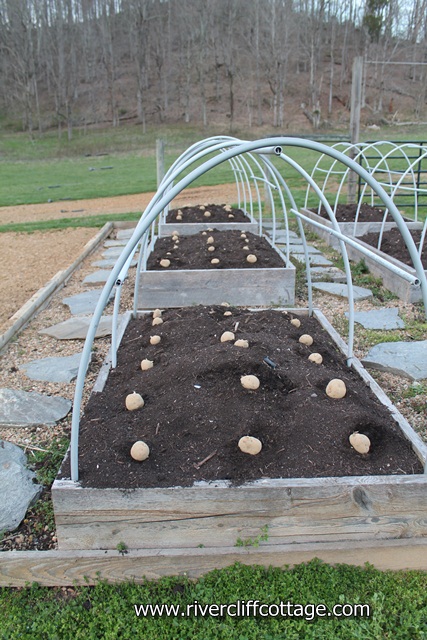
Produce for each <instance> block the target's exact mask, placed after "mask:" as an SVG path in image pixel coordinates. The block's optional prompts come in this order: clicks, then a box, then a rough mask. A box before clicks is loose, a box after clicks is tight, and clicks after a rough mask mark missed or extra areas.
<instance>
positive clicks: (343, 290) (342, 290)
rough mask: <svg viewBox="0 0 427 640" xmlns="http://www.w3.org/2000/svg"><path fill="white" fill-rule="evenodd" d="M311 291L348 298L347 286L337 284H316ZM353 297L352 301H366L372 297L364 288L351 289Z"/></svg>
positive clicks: (370, 292) (369, 291)
mask: <svg viewBox="0 0 427 640" xmlns="http://www.w3.org/2000/svg"><path fill="white" fill-rule="evenodd" d="M313 289H317V291H323V292H324V293H329V294H330V295H332V296H338V297H340V298H348V286H347V285H346V284H341V283H338V282H316V283H314V284H313ZM353 296H354V300H366V299H367V298H371V297H372V291H371V290H370V289H365V288H364V287H353Z"/></svg>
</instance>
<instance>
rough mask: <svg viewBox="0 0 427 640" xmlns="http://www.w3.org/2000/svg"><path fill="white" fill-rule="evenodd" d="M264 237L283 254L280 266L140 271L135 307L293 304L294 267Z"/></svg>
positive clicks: (167, 307) (164, 307)
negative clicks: (224, 303) (225, 303)
mask: <svg viewBox="0 0 427 640" xmlns="http://www.w3.org/2000/svg"><path fill="white" fill-rule="evenodd" d="M239 229H240V227H239ZM263 237H264V238H265V239H266V240H267V242H268V243H269V244H270V246H271V248H272V249H273V250H274V251H276V253H278V254H279V256H280V257H281V258H282V260H283V264H284V267H283V268H270V267H266V268H256V269H248V268H246V269H181V270H174V271H172V270H169V271H168V270H163V271H141V273H140V280H139V287H138V291H137V308H138V309H155V308H156V307H159V308H163V309H169V308H172V307H188V306H192V305H195V304H205V305H206V304H221V303H222V302H228V303H230V304H231V305H233V306H243V307H248V306H249V307H250V306H261V307H262V306H291V305H293V304H294V301H295V274H296V269H295V267H294V265H293V264H292V263H291V262H290V261H289V262H287V261H286V256H285V255H284V254H283V253H282V252H281V251H280V250H279V249H278V248H277V247H275V246H274V245H273V244H272V242H271V240H270V239H269V238H268V237H267V236H263Z"/></svg>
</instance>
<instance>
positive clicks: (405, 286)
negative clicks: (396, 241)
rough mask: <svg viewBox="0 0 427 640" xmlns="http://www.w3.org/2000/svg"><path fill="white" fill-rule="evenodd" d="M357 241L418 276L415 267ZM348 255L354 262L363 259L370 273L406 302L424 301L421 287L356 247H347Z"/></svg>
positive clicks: (360, 241)
mask: <svg viewBox="0 0 427 640" xmlns="http://www.w3.org/2000/svg"><path fill="white" fill-rule="evenodd" d="M353 239H354V238H353ZM357 240H358V242H359V243H360V244H361V245H362V246H363V247H365V248H368V249H369V250H370V251H372V252H373V253H375V254H377V255H378V256H380V257H381V258H384V259H385V260H388V261H389V262H390V263H391V264H394V265H396V266H397V267H400V268H401V269H403V270H404V271H407V272H408V273H410V274H412V275H414V276H416V271H415V269H414V268H413V267H409V266H408V265H405V264H403V262H400V261H399V260H396V259H395V258H393V257H392V256H388V255H387V254H386V253H384V252H383V251H378V249H376V248H375V247H371V245H368V244H366V243H365V242H363V241H362V240H360V239H357ZM347 253H348V257H349V258H350V260H352V261H353V262H359V261H360V260H362V259H363V260H364V261H365V264H366V266H367V267H368V269H369V272H370V273H372V275H374V276H376V277H377V278H381V280H382V281H383V285H384V287H385V288H386V289H388V290H389V291H392V292H393V293H395V294H396V295H397V296H398V297H399V298H400V299H401V300H403V301H404V302H411V303H412V302H419V301H420V300H421V299H422V296H421V287H420V286H415V285H412V284H410V283H409V282H407V281H406V280H404V279H403V278H401V277H400V276H399V275H398V274H396V273H393V272H392V271H390V270H389V269H387V268H386V267H384V266H383V265H381V264H378V263H377V262H375V260H374V259H373V258H370V257H369V256H366V255H365V254H363V253H362V252H361V251H359V250H358V249H357V248H356V247H351V246H350V245H347Z"/></svg>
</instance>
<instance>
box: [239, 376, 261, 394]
mask: <svg viewBox="0 0 427 640" xmlns="http://www.w3.org/2000/svg"><path fill="white" fill-rule="evenodd" d="M240 382H241V384H242V387H243V388H244V389H250V390H251V391H255V390H256V389H258V388H259V385H260V382H259V378H257V377H256V376H252V375H249V376H242V377H241V378H240Z"/></svg>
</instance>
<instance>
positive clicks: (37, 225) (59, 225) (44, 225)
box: [0, 213, 141, 233]
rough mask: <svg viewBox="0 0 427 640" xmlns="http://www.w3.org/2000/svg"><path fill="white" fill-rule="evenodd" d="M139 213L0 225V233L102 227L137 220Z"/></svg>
mask: <svg viewBox="0 0 427 640" xmlns="http://www.w3.org/2000/svg"><path fill="white" fill-rule="evenodd" d="M140 217H141V214H140V213H112V214H100V215H97V216H86V217H84V216H82V217H79V218H60V219H58V220H43V221H40V222H18V223H11V224H3V225H0V233H5V232H10V231H14V232H17V233H33V232H34V231H52V230H56V229H69V228H76V227H102V226H104V224H105V223H106V222H120V221H122V222H124V221H129V220H130V221H133V220H139V219H140Z"/></svg>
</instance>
